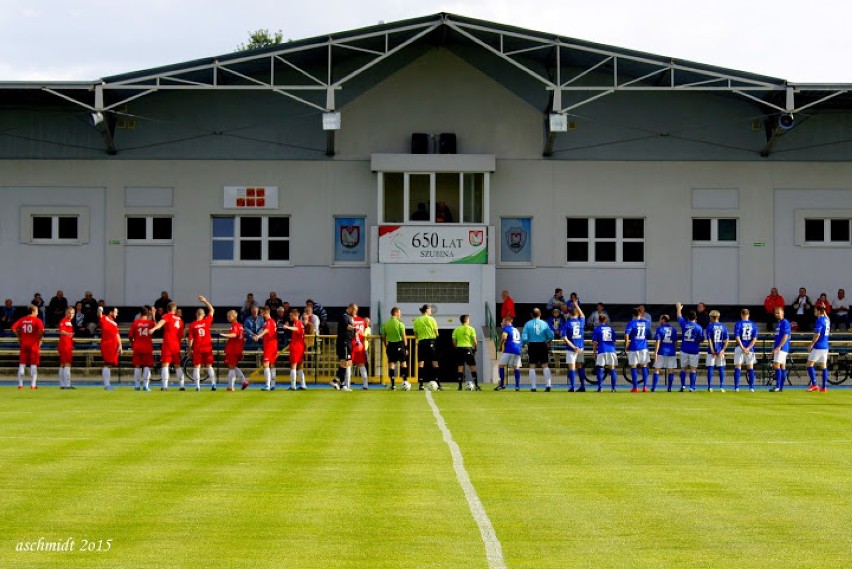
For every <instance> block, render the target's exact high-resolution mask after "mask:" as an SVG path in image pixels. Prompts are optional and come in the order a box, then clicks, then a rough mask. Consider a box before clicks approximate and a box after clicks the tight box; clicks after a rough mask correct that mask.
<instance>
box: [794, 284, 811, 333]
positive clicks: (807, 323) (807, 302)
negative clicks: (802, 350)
mask: <svg viewBox="0 0 852 569" xmlns="http://www.w3.org/2000/svg"><path fill="white" fill-rule="evenodd" d="M793 312H794V314H795V315H796V323H797V324H798V325H799V330H800V331H807V330H810V329H811V326H812V324H813V321H814V304H813V302H811V297H809V296H808V289H806V288H805V287H801V288H799V295H798V296H797V297H796V300H794V301H793Z"/></svg>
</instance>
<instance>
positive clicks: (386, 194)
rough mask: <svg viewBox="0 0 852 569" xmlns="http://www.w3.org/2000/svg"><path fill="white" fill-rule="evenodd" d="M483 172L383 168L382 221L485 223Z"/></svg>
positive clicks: (486, 179) (381, 178) (484, 176)
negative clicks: (396, 170)
mask: <svg viewBox="0 0 852 569" xmlns="http://www.w3.org/2000/svg"><path fill="white" fill-rule="evenodd" d="M487 187H488V174H487V173H484V172H383V173H382V174H381V177H380V189H381V207H380V212H381V217H382V219H381V222H382V223H467V224H481V223H487V219H486V211H487V210H486V201H487Z"/></svg>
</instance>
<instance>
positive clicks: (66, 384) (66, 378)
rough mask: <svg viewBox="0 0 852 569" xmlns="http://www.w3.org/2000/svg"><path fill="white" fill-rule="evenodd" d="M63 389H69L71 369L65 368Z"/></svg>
mask: <svg viewBox="0 0 852 569" xmlns="http://www.w3.org/2000/svg"><path fill="white" fill-rule="evenodd" d="M65 387H71V368H70V367H66V368H65Z"/></svg>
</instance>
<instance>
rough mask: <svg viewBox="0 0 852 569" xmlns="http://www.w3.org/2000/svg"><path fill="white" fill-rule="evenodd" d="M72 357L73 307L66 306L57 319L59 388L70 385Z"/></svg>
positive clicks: (68, 387)
mask: <svg viewBox="0 0 852 569" xmlns="http://www.w3.org/2000/svg"><path fill="white" fill-rule="evenodd" d="M73 358H74V309H73V308H66V309H65V317H64V318H63V319H62V320H60V321H59V389H74V388H73V387H71V362H72V360H73Z"/></svg>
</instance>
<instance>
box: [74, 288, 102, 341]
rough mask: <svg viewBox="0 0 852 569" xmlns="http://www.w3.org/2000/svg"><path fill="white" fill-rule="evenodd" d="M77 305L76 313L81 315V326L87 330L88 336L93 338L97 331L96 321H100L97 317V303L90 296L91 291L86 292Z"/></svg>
mask: <svg viewBox="0 0 852 569" xmlns="http://www.w3.org/2000/svg"><path fill="white" fill-rule="evenodd" d="M79 304H80V306H79V310H77V312H78V313H80V314H82V315H83V325H84V326H85V327H86V330H88V332H89V334H88V335H89V336H94V335H95V332H97V330H98V320H99V319H100V317H99V316H98V301H97V300H95V297H94V296H92V291H90V290H87V291H86V294H84V295H83V298H82V299H81V300H80V301H79Z"/></svg>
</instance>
